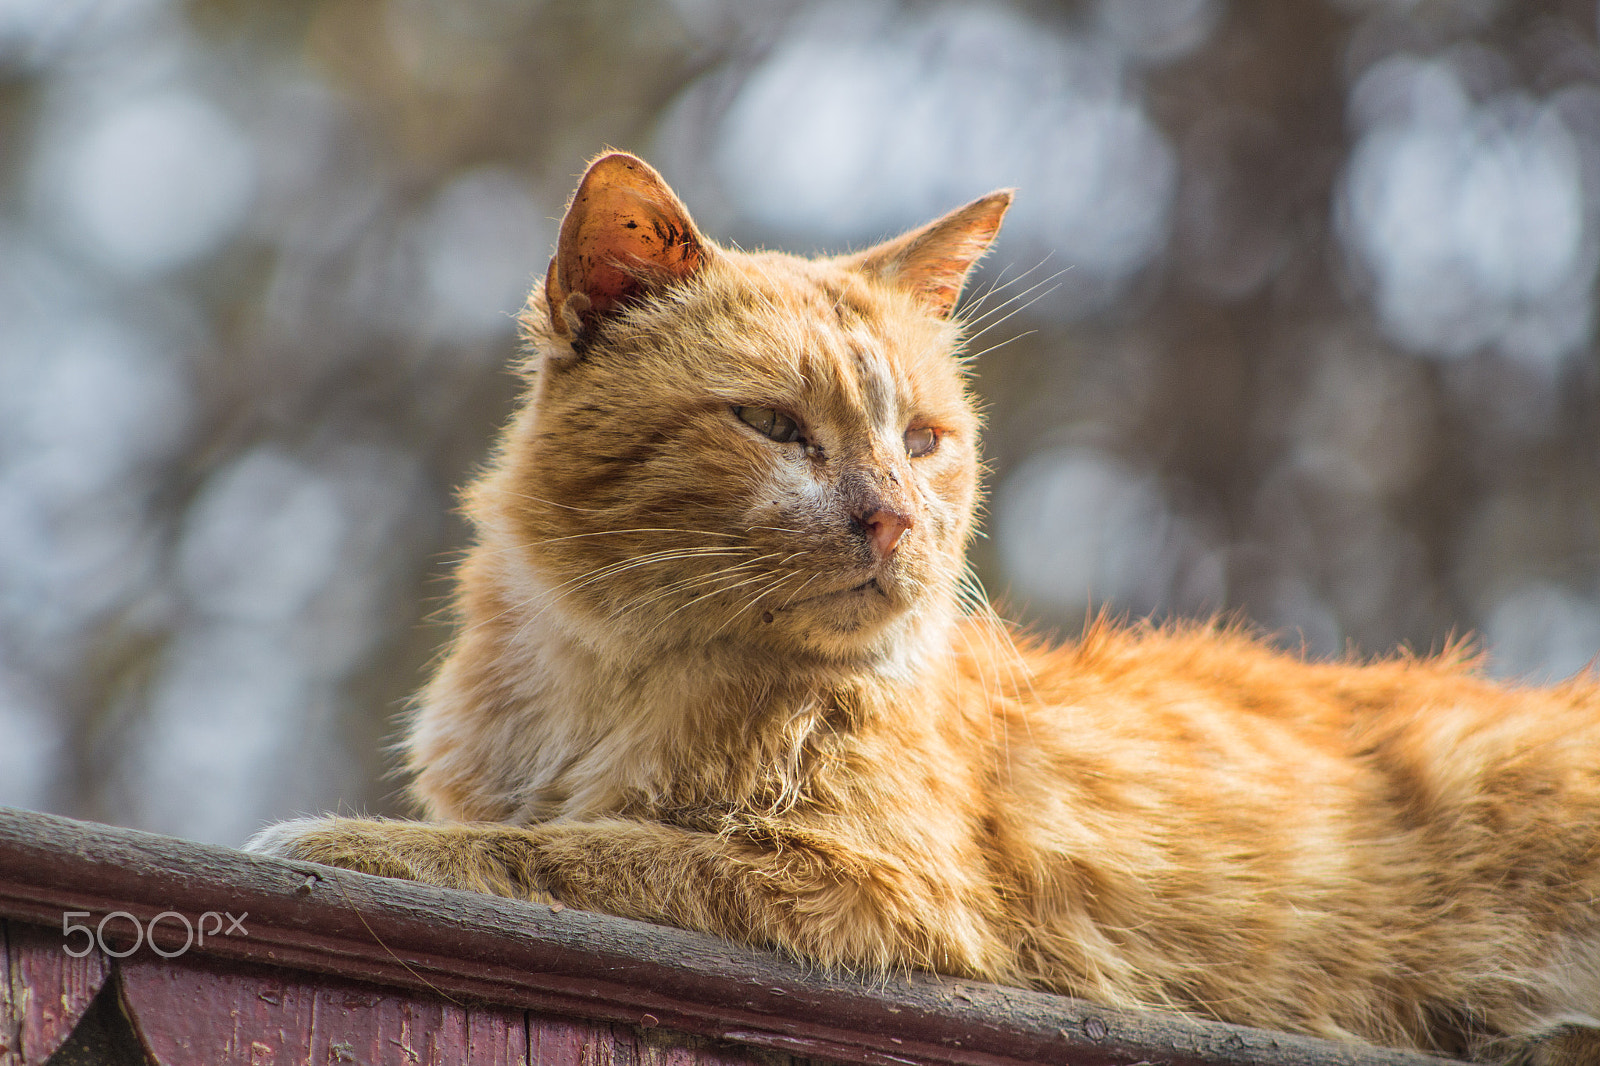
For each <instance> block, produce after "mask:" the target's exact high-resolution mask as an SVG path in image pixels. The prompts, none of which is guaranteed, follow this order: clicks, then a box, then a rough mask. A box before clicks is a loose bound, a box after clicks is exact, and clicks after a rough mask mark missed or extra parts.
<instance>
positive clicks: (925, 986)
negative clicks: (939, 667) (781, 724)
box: [0, 809, 1438, 1066]
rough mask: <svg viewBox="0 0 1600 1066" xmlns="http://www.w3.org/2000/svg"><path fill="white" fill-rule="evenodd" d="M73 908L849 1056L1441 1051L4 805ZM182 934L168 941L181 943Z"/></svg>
mask: <svg viewBox="0 0 1600 1066" xmlns="http://www.w3.org/2000/svg"><path fill="white" fill-rule="evenodd" d="M63 907H70V908H72V909H77V910H88V911H90V912H92V914H93V915H94V916H95V917H96V918H98V916H99V915H101V914H103V913H105V912H107V911H110V910H123V911H126V912H129V913H131V914H133V915H135V916H136V917H138V918H139V919H140V920H141V921H144V922H145V923H146V924H147V925H148V920H149V919H150V918H151V917H153V916H154V915H155V914H156V913H158V912H160V911H166V910H172V911H176V912H179V913H182V914H184V915H185V916H186V917H188V918H189V919H190V920H191V921H197V920H198V919H199V918H200V917H201V916H202V915H203V914H204V913H205V912H208V911H209V912H217V913H231V914H233V915H241V914H246V915H247V917H246V918H245V919H244V922H243V925H244V928H245V932H243V933H240V934H239V935H233V936H225V935H216V936H211V937H209V938H208V939H207V940H206V942H205V944H204V945H203V947H202V946H199V945H196V946H195V947H194V949H193V953H194V954H199V953H202V952H203V953H204V954H206V955H210V956H215V957H219V958H233V959H238V960H247V961H253V962H269V963H274V964H277V965H282V966H288V967H293V968H298V969H303V970H309V971H316V972H320V973H329V974H335V975H339V976H342V977H345V978H351V979H359V980H365V981H371V982H375V983H378V984H383V985H389V986H394V987H399V988H407V989H411V990H414V991H422V992H426V991H429V990H442V991H444V992H446V993H448V994H450V995H452V996H456V997H458V998H465V997H473V998H477V999H480V1000H483V1001H487V1002H492V1003H497V1004H502V1005H506V1006H516V1007H523V1008H532V1009H535V1010H540V1011H544V1012H546V1013H552V1014H558V1015H569V1016H574V1017H582V1018H591V1019H598V1020H604V1021H617V1022H623V1023H626V1024H628V1025H635V1026H637V1025H647V1024H655V1025H659V1026H660V1027H661V1028H663V1029H666V1030H671V1031H676V1032H682V1033H691V1034H698V1035H703V1036H709V1037H715V1038H720V1039H727V1040H733V1041H737V1042H740V1043H743V1044H745V1045H747V1046H750V1047H754V1048H768V1049H772V1050H777V1051H784V1052H790V1053H793V1054H801V1055H826V1056H827V1057H830V1058H834V1059H838V1060H840V1061H847V1062H859V1063H873V1064H885V1066H887V1064H890V1063H904V1062H923V1063H929V1064H933V1063H941V1064H945V1063H947V1064H951V1066H958V1064H959V1066H999V1064H1001V1063H1017V1062H1059V1063H1071V1064H1073V1066H1115V1064H1128V1063H1138V1062H1141V1061H1149V1062H1157V1061H1159V1062H1165V1063H1168V1064H1170V1066H1223V1064H1246V1063H1248V1064H1259V1066H1422V1064H1425V1063H1430V1062H1432V1063H1437V1062H1438V1060H1436V1059H1430V1058H1428V1057H1426V1056H1420V1055H1414V1054H1408V1053H1402V1052H1396V1051H1389V1050H1383V1049H1374V1048H1366V1047H1360V1046H1354V1045H1349V1044H1337V1043H1331V1042H1328V1041H1322V1040H1314V1039H1310V1038H1305V1037H1297V1036H1290V1035H1286V1034H1278V1033H1269V1032H1262V1031H1259V1030H1253V1029H1246V1028H1242V1027H1239V1026H1231V1025H1222V1024H1218V1023H1209V1022H1201V1021H1195V1020H1191V1019H1188V1018H1183V1017H1179V1016H1177V1015H1171V1014H1144V1013H1137V1012H1128V1011H1118V1010H1112V1009H1109V1008H1105V1007H1099V1006H1095V1005H1092V1004H1088V1003H1084V1002H1081V1001H1077V1000H1071V999H1065V998H1062V997H1058V996H1049V995H1042V994H1038V993H1032V992H1026V991H1022V990H1018V989H1008V988H997V987H994V986H990V985H983V984H977V983H973V982H965V981H956V980H951V979H946V978H939V977H936V976H933V975H913V976H912V977H910V978H899V977H893V978H879V979H874V980H873V981H872V982H871V984H870V985H867V984H863V983H860V982H857V981H853V980H850V979H847V978H843V977H838V976H833V975H829V974H826V973H818V972H815V971H814V970H811V969H807V968H804V967H801V966H798V965H795V964H793V963H791V962H789V961H786V960H784V959H781V958H778V957H776V956H774V955H772V954H770V953H765V952H759V951H752V950H747V949H744V948H740V947H737V946H735V945H731V944H728V943H726V942H724V941H721V940H718V939H716V938H714V937H708V936H702V935H698V934H694V933H688V932H684V931H681V930H676V929H664V928H661V927H658V926H651V925H645V924H642V923H639V922H630V921H625V920H622V919H618V918H610V917H606V916H603V915H596V914H588V913H585V912H582V911H576V910H572V909H566V910H562V911H560V912H555V911H552V910H551V908H549V907H545V906H540V905H535V904H528V903H519V902H516V901H511V900H502V899H495V898H492V897H488V896H481V895H477V894H474V893H465V892H451V891H447V890H443V889H436V888H432V887H429V886H426V885H416V884H411V883H408V882H402V881H392V880H388V879H385V878H375V877H367V876H364V875H361V874H354V873H349V872H346V871H335V870H331V869H329V868H327V867H320V866H316V865H315V864H310V863H290V862H285V861H282V860H278V859H270V858H265V857H261V856H254V855H246V854H243V853H240V852H237V851H233V850H230V849H227V848H218V847H211V846H206V845H200V844H193V843H189V842H185V841H179V840H174V839H171V838H168V837H161V836H156V835H153V834H149V833H139V832H135V831H132V830H125V829H114V828H110V827H106V826H97V825H91V824H87V823H82V822H74V821H71V820H69V819H64V818H58V817H55V816H51V815H43V814H37V813H34V812H26V811H14V810H6V809H0V916H13V917H17V918H24V919H31V920H34V921H39V922H41V923H50V922H59V921H60V918H59V915H60V912H61V910H62V908H63ZM169 930H170V931H169ZM181 932H182V930H181V929H177V928H176V926H174V925H173V924H172V923H170V922H169V923H168V924H167V925H163V927H162V930H161V932H160V934H159V935H158V937H157V941H158V943H161V944H163V945H164V946H166V948H167V950H173V947H174V945H175V944H176V943H177V942H178V941H179V940H181ZM188 957H189V956H185V958H188ZM647 1016H648V1018H649V1019H653V1020H654V1021H653V1022H650V1021H648V1020H647Z"/></svg>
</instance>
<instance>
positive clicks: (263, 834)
mask: <svg viewBox="0 0 1600 1066" xmlns="http://www.w3.org/2000/svg"><path fill="white" fill-rule="evenodd" d="M328 821H329V819H327V818H291V819H289V820H288V821H286V822H278V823H276V824H274V825H269V826H267V827H266V828H265V829H263V830H261V831H260V832H258V833H257V834H256V835H255V836H253V837H251V838H250V840H249V842H248V843H246V844H245V846H244V848H243V849H242V850H244V851H249V852H254V853H255V854H257V855H273V856H276V857H277V858H280V859H303V860H306V861H309V862H318V861H320V860H317V859H313V858H312V857H311V855H310V854H309V852H308V850H307V849H308V848H310V847H311V842H312V841H313V840H314V838H315V837H316V835H317V834H316V831H317V830H318V829H319V828H321V827H322V826H323V825H325V824H326V823H327V822H328Z"/></svg>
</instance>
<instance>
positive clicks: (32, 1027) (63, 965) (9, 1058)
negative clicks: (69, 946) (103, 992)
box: [0, 922, 110, 1066]
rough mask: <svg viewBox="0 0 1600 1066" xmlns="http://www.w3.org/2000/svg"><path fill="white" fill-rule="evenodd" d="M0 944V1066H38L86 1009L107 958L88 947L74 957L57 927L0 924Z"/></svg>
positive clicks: (101, 978)
mask: <svg viewBox="0 0 1600 1066" xmlns="http://www.w3.org/2000/svg"><path fill="white" fill-rule="evenodd" d="M83 946H84V945H82V944H81V943H75V944H74V950H79V949H81V948H82V947H83ZM0 948H3V950H0V1066H39V1064H40V1063H43V1062H44V1061H45V1060H46V1059H48V1058H49V1057H50V1056H51V1055H52V1054H53V1053H54V1052H55V1050H56V1048H58V1047H60V1046H61V1043H62V1041H64V1040H66V1038H67V1037H68V1036H69V1035H70V1034H71V1033H72V1030H73V1028H74V1027H75V1026H76V1025H77V1024H78V1020H79V1019H80V1018H82V1017H83V1013H84V1011H86V1010H88V1009H89V1003H90V1002H91V1001H92V1000H93V999H94V997H95V995H96V994H97V993H98V992H99V991H100V988H101V986H102V985H104V984H105V982H106V975H107V974H108V973H109V972H110V967H109V965H108V960H107V959H106V957H105V956H104V955H102V954H101V953H100V951H99V950H98V949H96V948H93V947H91V948H90V949H89V951H88V953H87V954H85V955H84V956H83V957H82V958H75V957H73V956H71V955H69V954H67V952H66V950H65V941H64V940H63V939H62V936H61V933H60V931H58V930H51V929H46V928H41V927H40V926H35V925H24V924H22V923H19V922H0Z"/></svg>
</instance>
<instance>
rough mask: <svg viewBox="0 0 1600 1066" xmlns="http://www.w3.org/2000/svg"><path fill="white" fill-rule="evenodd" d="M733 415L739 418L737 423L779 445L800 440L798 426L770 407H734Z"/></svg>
mask: <svg viewBox="0 0 1600 1066" xmlns="http://www.w3.org/2000/svg"><path fill="white" fill-rule="evenodd" d="M733 413H734V414H736V415H738V416H739V421H741V422H743V423H744V424H745V425H747V426H749V427H750V428H751V429H753V430H755V431H756V432H757V433H759V434H761V435H762V436H764V437H771V438H772V439H773V440H775V441H777V442H778V443H779V444H792V443H794V442H795V441H797V440H800V439H801V437H800V426H799V424H798V423H797V422H795V420H794V419H792V418H790V417H789V416H788V415H786V414H783V413H782V412H781V411H774V410H773V409H772V408H770V407H735V408H734V409H733Z"/></svg>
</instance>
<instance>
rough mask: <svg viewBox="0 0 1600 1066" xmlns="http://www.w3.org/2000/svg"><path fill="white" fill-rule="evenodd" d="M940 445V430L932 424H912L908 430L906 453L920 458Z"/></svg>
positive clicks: (914, 457)
mask: <svg viewBox="0 0 1600 1066" xmlns="http://www.w3.org/2000/svg"><path fill="white" fill-rule="evenodd" d="M938 446H939V431H938V430H936V429H934V428H933V427H932V426H912V427H911V428H910V429H908V430H906V454H907V455H909V456H911V458H913V459H920V458H921V457H922V456H924V455H927V454H928V453H929V452H931V451H933V450H934V449H935V448H937V447H938Z"/></svg>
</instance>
